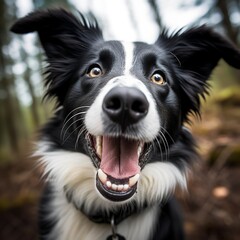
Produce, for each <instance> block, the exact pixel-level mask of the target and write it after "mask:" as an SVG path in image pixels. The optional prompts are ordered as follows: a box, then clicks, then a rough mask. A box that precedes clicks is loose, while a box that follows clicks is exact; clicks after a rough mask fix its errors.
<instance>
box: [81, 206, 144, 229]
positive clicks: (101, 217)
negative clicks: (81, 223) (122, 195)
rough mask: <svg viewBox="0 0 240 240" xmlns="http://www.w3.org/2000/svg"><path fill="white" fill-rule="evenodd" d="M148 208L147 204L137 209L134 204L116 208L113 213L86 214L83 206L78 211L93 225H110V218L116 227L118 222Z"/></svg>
mask: <svg viewBox="0 0 240 240" xmlns="http://www.w3.org/2000/svg"><path fill="white" fill-rule="evenodd" d="M147 207H148V205H147V204H144V205H143V206H141V207H139V206H138V205H137V204H136V203H131V204H127V205H126V206H119V207H116V209H115V210H114V211H106V210H99V211H94V212H90V213H89V212H86V211H85V208H84V205H82V207H81V208H80V211H81V212H82V213H83V214H84V215H85V216H86V217H87V218H88V219H89V220H91V221H93V222H95V223H111V219H112V217H114V222H115V224H116V225H118V224H119V223H120V222H122V221H123V220H125V219H126V218H128V217H130V216H131V215H133V214H137V213H140V212H142V211H143V210H145V209H146V208H147Z"/></svg>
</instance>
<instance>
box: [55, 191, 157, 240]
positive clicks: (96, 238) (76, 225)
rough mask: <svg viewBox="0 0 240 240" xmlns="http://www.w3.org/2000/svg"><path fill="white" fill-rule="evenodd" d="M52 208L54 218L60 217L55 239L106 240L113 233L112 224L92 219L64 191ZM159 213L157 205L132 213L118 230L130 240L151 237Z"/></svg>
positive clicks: (143, 239)
mask: <svg viewBox="0 0 240 240" xmlns="http://www.w3.org/2000/svg"><path fill="white" fill-rule="evenodd" d="M52 208H53V209H54V210H55V211H54V213H55V215H53V216H52V217H53V219H59V221H58V222H57V224H56V226H55V228H54V230H53V232H52V234H51V236H52V237H53V239H58V240H66V239H68V240H76V239H84V240H106V238H107V237H108V236H109V235H111V226H110V224H97V223H94V222H92V221H90V220H89V219H88V218H87V217H86V216H84V215H83V214H82V213H81V212H79V211H77V210H76V209H75V208H74V207H73V205H72V204H70V203H68V202H67V201H66V198H65V196H64V195H63V193H62V192H56V193H55V198H54V201H53V202H52ZM157 214H158V209H157V207H152V208H149V209H146V210H144V211H143V212H142V213H141V214H139V215H132V216H131V217H129V218H127V219H126V220H125V221H123V222H122V223H120V224H119V225H118V226H117V232H118V233H120V234H121V235H123V236H124V237H125V238H126V239H128V240H136V239H139V240H141V239H142V240H146V239H149V236H150V235H151V233H152V231H153V229H154V222H155V221H156V216H157Z"/></svg>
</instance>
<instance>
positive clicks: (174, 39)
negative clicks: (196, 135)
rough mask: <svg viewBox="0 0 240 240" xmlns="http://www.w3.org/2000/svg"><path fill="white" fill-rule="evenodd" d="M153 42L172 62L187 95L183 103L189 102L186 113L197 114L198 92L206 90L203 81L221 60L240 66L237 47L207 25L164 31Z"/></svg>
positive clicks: (239, 67)
mask: <svg viewBox="0 0 240 240" xmlns="http://www.w3.org/2000/svg"><path fill="white" fill-rule="evenodd" d="M156 43H157V44H158V45H159V46H161V47H163V48H164V49H166V50H167V51H168V52H169V54H170V55H171V57H172V59H173V61H175V64H176V66H177V69H178V76H179V82H180V85H181V88H182V89H183V91H184V93H185V94H186V96H187V98H186V103H190V106H189V109H186V114H187V113H188V112H189V111H192V112H195V113H198V110H199V104H200V100H199V95H203V94H204V93H205V92H207V89H208V84H207V83H206V80H208V78H209V76H210V74H211V72H212V70H213V69H214V67H216V65H217V63H218V61H219V60H220V59H224V60H225V61H226V62H227V63H228V64H229V65H231V66H232V67H234V68H238V69H240V50H239V49H237V47H236V46H234V44H232V43H231V42H230V41H228V40H227V39H225V38H224V37H222V36H221V35H220V34H218V33H216V32H214V31H212V30H211V29H210V28H209V27H206V26H201V27H196V28H191V29H188V30H186V31H183V30H180V31H179V32H177V33H174V34H173V35H170V36H169V35H168V33H167V32H166V31H165V32H164V33H163V34H161V35H160V37H159V39H158V40H157V42H156ZM191 104H192V105H191Z"/></svg>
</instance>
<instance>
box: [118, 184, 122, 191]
mask: <svg viewBox="0 0 240 240" xmlns="http://www.w3.org/2000/svg"><path fill="white" fill-rule="evenodd" d="M117 190H118V191H119V192H121V191H122V190H123V185H122V184H120V185H118V186H117Z"/></svg>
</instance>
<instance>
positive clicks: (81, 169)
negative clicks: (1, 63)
mask: <svg viewBox="0 0 240 240" xmlns="http://www.w3.org/2000/svg"><path fill="white" fill-rule="evenodd" d="M91 18H92V17H91ZM11 30H12V31H13V32H15V33H19V34H25V33H30V32H34V31H37V32H38V35H39V38H40V41H41V44H42V46H43V48H44V50H45V53H46V56H47V63H48V65H47V68H46V82H45V83H46V87H47V96H48V97H54V98H56V99H57V107H56V113H55V116H54V117H53V118H52V119H51V120H50V121H49V122H48V123H47V125H46V126H45V127H44V128H43V130H42V132H41V133H42V134H41V139H40V141H39V145H38V150H37V155H41V157H42V158H41V162H42V163H43V164H44V166H45V175H46V176H47V180H48V181H47V184H46V190H45V192H44V195H43V198H42V202H41V206H40V234H41V239H47V240H50V239H58V240H77V239H79V240H80V239H81V240H93V239H95V240H106V239H128V240H137V239H139V240H150V239H152V240H153V239H155V240H157V239H158V240H159V239H161V240H162V239H168V240H174V239H184V236H183V230H182V226H181V224H182V223H181V217H180V215H179V210H178V207H177V206H176V204H175V202H174V201H173V199H171V198H170V195H171V193H172V192H173V191H174V188H175V187H176V185H179V186H180V187H182V188H186V176H187V171H188V169H189V166H190V165H191V162H192V161H194V159H196V153H195V144H194V141H193V138H192V136H191V133H190V132H189V131H188V130H187V129H186V127H184V123H186V122H188V121H189V115H190V114H196V115H199V108H200V97H201V96H204V94H205V93H207V92H208V83H207V79H208V78H209V76H210V74H211V72H212V70H213V68H214V67H215V66H216V65H217V63H218V61H219V60H220V59H221V58H223V59H224V60H225V61H226V62H227V63H228V64H229V65H231V66H233V67H235V68H240V51H239V50H238V49H237V48H236V47H235V46H233V45H232V44H231V43H230V42H229V41H227V40H226V39H224V38H223V37H221V36H220V35H219V34H217V33H215V32H213V31H212V30H211V29H209V28H208V27H206V26H201V27H196V28H191V29H187V30H181V31H179V32H176V33H174V34H172V35H169V34H168V33H167V32H163V33H161V34H160V36H159V38H158V39H157V41H156V42H155V44H146V43H143V42H134V43H129V42H121V41H104V40H103V37H102V32H101V30H100V28H99V27H98V24H97V23H96V21H95V20H94V19H93V18H92V20H89V19H88V20H87V19H86V18H85V17H84V16H83V15H81V14H80V16H79V17H76V16H74V15H72V14H71V13H69V12H67V11H65V10H62V9H53V10H44V11H36V12H33V13H31V14H29V15H27V16H26V17H24V18H22V19H20V20H19V21H17V23H16V24H15V25H14V26H13V27H12V29H11ZM146 34H147V30H146ZM115 236H118V237H116V238H115Z"/></svg>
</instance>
